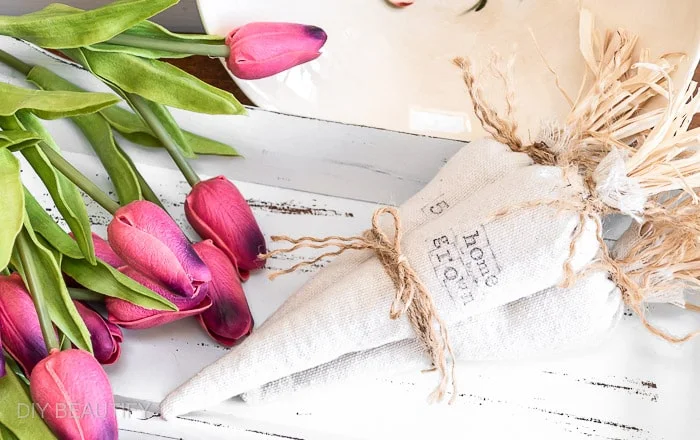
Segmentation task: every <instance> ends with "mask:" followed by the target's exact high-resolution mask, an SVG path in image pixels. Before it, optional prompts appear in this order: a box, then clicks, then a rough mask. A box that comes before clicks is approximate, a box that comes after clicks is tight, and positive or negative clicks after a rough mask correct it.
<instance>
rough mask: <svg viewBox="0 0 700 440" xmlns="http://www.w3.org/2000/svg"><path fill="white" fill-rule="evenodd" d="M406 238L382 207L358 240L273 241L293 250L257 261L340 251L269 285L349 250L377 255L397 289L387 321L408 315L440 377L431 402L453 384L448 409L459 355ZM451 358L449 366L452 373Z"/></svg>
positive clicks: (308, 262) (390, 212)
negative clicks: (386, 222)
mask: <svg viewBox="0 0 700 440" xmlns="http://www.w3.org/2000/svg"><path fill="white" fill-rule="evenodd" d="M384 215H389V216H390V217H391V218H392V221H393V234H392V236H391V237H390V236H388V235H387V234H386V233H385V232H384V231H383V230H382V228H381V226H380V224H379V221H380V219H381V217H382V216H384ZM402 235H403V227H402V225H401V218H400V216H399V212H398V210H397V209H396V208H393V207H382V208H379V209H377V210H376V211H375V212H374V215H373V216H372V227H371V228H370V229H369V230H368V231H366V232H365V233H364V234H362V235H360V236H355V237H341V236H331V237H325V238H316V237H301V238H292V237H288V236H286V235H283V236H273V237H272V240H273V241H286V242H288V243H290V244H291V246H290V247H287V248H283V249H276V250H273V251H270V252H268V253H266V254H262V255H260V256H259V258H261V259H269V258H271V257H274V256H276V255H281V254H288V253H292V252H295V251H296V250H298V249H302V248H309V249H326V248H329V247H337V248H338V249H337V250H336V251H331V252H325V253H323V254H321V255H319V256H318V257H315V258H313V259H310V260H305V261H302V262H300V263H297V264H295V265H294V266H292V267H290V268H288V269H283V270H279V271H277V272H275V273H273V274H271V275H270V279H275V278H276V277H278V276H280V275H284V274H288V273H292V272H295V271H297V270H299V269H301V268H303V267H306V266H310V265H313V264H315V263H317V262H318V261H320V260H322V259H324V258H329V257H335V256H338V255H340V254H342V253H344V252H346V251H349V250H364V249H369V250H372V251H373V252H375V254H376V255H377V258H378V259H379V261H380V262H381V264H382V266H383V267H384V270H385V271H386V273H387V275H388V276H389V278H391V281H392V282H393V284H394V287H395V288H396V292H395V294H394V297H393V300H392V302H391V307H390V309H389V317H390V318H391V319H398V318H400V317H402V316H404V315H405V316H406V317H407V318H408V321H409V323H410V324H411V327H412V328H413V331H414V332H415V333H416V336H417V337H418V339H419V340H420V341H421V343H422V344H423V346H424V347H425V349H426V350H427V353H428V355H429V357H430V359H431V361H432V363H433V366H434V368H435V369H437V371H438V372H439V374H440V382H439V384H438V386H437V387H436V388H435V390H434V391H433V392H432V393H431V394H430V396H429V400H430V401H441V400H442V399H443V398H444V396H445V393H446V392H447V389H448V386H449V383H450V379H451V382H452V397H451V399H450V403H452V402H453V401H454V399H455V398H456V396H457V382H456V378H455V354H454V350H453V349H452V345H451V343H450V339H449V335H448V331H447V325H446V324H445V322H444V321H443V320H442V318H441V317H440V316H439V314H438V312H437V308H436V306H435V303H434V301H433V299H432V296H431V295H430V292H428V289H427V288H426V287H425V285H424V284H423V282H422V281H421V280H420V277H419V276H418V274H417V273H416V271H415V270H414V269H413V268H412V267H411V265H410V264H409V262H408V259H407V258H406V256H405V255H404V254H403V252H402V249H401V239H402ZM448 357H449V363H450V364H451V366H450V367H449V368H448Z"/></svg>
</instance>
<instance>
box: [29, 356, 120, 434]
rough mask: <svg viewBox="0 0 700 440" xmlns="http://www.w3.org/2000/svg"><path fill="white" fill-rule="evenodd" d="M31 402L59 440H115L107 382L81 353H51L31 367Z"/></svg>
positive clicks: (104, 375)
mask: <svg viewBox="0 0 700 440" xmlns="http://www.w3.org/2000/svg"><path fill="white" fill-rule="evenodd" d="M29 391H30V393H31V395H32V400H33V401H34V404H35V405H36V407H37V408H38V410H37V412H39V413H40V414H41V416H42V417H43V419H44V420H45V421H46V424H47V425H48V426H49V428H51V431H53V433H54V434H55V435H56V436H57V437H58V438H59V439H61V440H75V439H80V440H88V439H94V440H117V438H118V435H119V434H118V431H117V429H118V428H117V415H116V411H115V409H114V397H113V396H112V387H111V386H110V384H109V379H108V378H107V375H106V374H105V372H104V370H103V369H102V367H101V366H100V364H99V363H98V362H97V360H95V358H94V357H92V356H91V355H90V354H89V353H86V352H84V351H81V350H76V349H73V350H66V351H58V350H52V351H51V354H50V355H49V356H48V357H47V358H45V359H44V360H42V361H41V362H39V363H38V364H37V365H36V367H35V368H34V372H33V373H32V377H31V380H30V382H29Z"/></svg>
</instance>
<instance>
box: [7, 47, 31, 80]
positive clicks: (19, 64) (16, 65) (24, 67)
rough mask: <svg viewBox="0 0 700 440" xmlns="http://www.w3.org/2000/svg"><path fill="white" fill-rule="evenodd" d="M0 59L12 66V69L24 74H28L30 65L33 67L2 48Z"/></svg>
mask: <svg viewBox="0 0 700 440" xmlns="http://www.w3.org/2000/svg"><path fill="white" fill-rule="evenodd" d="M0 61H1V62H3V63H5V64H7V65H8V66H10V67H12V68H13V69H15V70H17V71H19V72H21V73H22V74H24V75H25V76H26V75H28V74H29V72H30V71H31V70H32V67H34V66H31V65H29V64H27V63H25V62H24V61H22V60H20V59H19V58H15V57H14V56H12V55H10V54H9V53H7V52H5V51H4V50H0Z"/></svg>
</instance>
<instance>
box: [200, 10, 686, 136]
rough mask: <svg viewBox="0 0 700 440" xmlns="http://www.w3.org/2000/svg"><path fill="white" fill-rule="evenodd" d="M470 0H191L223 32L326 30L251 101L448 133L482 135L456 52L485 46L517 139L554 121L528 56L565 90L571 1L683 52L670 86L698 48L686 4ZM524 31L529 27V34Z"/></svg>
mask: <svg viewBox="0 0 700 440" xmlns="http://www.w3.org/2000/svg"><path fill="white" fill-rule="evenodd" d="M471 1H472V0H417V1H416V2H415V3H414V4H413V5H412V6H410V7H407V8H403V9H396V8H392V7H391V6H389V5H388V4H387V3H386V2H385V1H384V0H350V1H339V0H336V1H328V0H297V1H295V2H292V3H290V2H289V1H288V0H265V1H259V0H227V1H221V0H198V4H199V10H200V14H201V16H202V22H203V23H204V26H205V28H206V29H207V31H208V32H210V33H216V34H222V35H225V34H226V33H227V32H228V31H229V30H231V29H233V28H235V27H237V26H240V25H242V24H245V23H247V22H251V21H291V22H299V23H305V24H314V25H318V26H321V27H322V28H323V29H325V30H326V32H327V33H328V42H327V44H326V46H325V47H324V48H323V49H322V50H323V55H322V56H321V57H320V58H318V59H317V60H315V61H312V62H310V63H307V64H305V65H302V66H297V67H295V68H293V69H291V70H289V71H287V72H283V73H280V74H278V75H275V76H273V77H270V78H266V79H262V80H255V81H244V80H239V79H236V82H237V83H238V85H239V86H240V87H241V89H242V90H243V91H244V92H245V93H246V94H247V95H248V96H249V97H250V98H251V99H252V100H253V101H254V102H255V103H256V104H257V105H259V106H261V107H263V108H266V109H271V110H278V111H281V112H285V113H292V114H298V115H303V116H311V117H317V118H321V119H328V120H334V121H341V122H346V123H353V124H361V125H370V126H375V127H382V128H388V129H392V130H399V131H407V132H413V133H421V134H429V135H435V136H441V137H450V138H455V139H466V140H468V139H472V138H474V137H476V136H480V135H482V134H483V132H482V131H481V128H480V126H479V123H478V121H477V120H476V119H475V117H474V115H473V112H472V111H471V102H470V100H469V98H468V97H467V94H466V91H465V87H464V85H463V83H462V80H461V77H460V72H459V70H458V69H457V68H456V67H455V66H453V65H452V63H451V60H452V59H453V58H454V57H456V56H469V57H470V58H471V59H472V60H473V61H474V62H475V64H476V67H477V69H479V68H480V67H481V68H485V67H486V66H487V64H488V62H489V60H490V59H491V57H492V54H493V52H494V51H495V52H496V53H499V54H500V55H502V57H503V58H504V59H506V60H507V59H509V58H510V57H511V56H514V57H515V58H514V65H513V73H514V74H513V79H514V83H515V89H516V91H517V102H518V113H517V119H518V121H520V124H521V130H522V131H521V135H524V136H527V134H528V132H529V133H530V134H531V135H532V136H534V135H535V134H536V132H537V130H538V127H539V125H540V123H541V121H542V120H543V119H545V120H546V119H553V118H557V117H559V118H561V117H562V116H563V115H565V114H566V112H567V106H568V104H567V103H566V101H565V99H564V98H563V97H562V95H561V93H560V92H559V91H558V90H557V88H556V86H555V83H554V78H553V76H552V74H551V73H549V71H548V70H547V68H546V66H545V64H544V63H543V61H542V59H541V56H540V54H539V53H538V51H537V48H536V45H535V43H534V40H533V36H532V35H534V37H535V38H536V40H537V43H538V44H539V46H540V48H541V51H542V54H543V55H544V57H545V58H546V60H547V61H548V63H549V64H550V65H551V66H552V68H553V69H554V70H555V71H556V72H557V74H558V75H559V79H560V81H561V84H562V86H563V87H564V89H565V90H566V91H567V92H568V93H569V94H570V95H574V96H575V95H576V91H577V90H578V87H579V84H580V81H581V78H582V75H583V72H584V62H583V59H582V58H581V55H580V52H579V49H578V41H579V38H578V5H579V3H582V4H583V6H584V7H586V8H588V9H590V10H592V12H593V13H594V15H595V17H596V19H597V24H599V25H600V29H603V28H609V27H612V28H617V27H625V28H627V29H629V30H631V31H633V32H635V33H637V34H638V35H639V36H640V47H648V48H649V49H651V54H652V56H654V57H656V56H659V55H661V54H663V53H666V52H684V53H685V54H686V55H687V59H686V60H685V62H684V63H683V64H682V65H681V68H680V70H679V71H677V72H676V73H675V74H674V80H675V82H676V83H677V84H681V83H682V82H683V81H688V80H689V79H690V78H691V77H692V72H693V70H694V67H695V66H696V65H697V62H698V56H699V54H700V2H699V1H697V0H676V1H673V2H668V1H664V0H582V1H581V2H579V1H578V0H539V1H537V0H489V1H488V3H487V5H486V7H485V8H484V9H483V10H481V11H479V12H476V13H474V12H472V13H468V14H463V12H464V10H466V9H467V8H468V7H469V6H470V2H471ZM531 31H532V34H531ZM482 78H483V82H484V84H485V89H486V96H487V97H490V98H492V99H494V100H497V101H494V102H497V103H499V104H500V103H501V102H502V96H503V95H502V90H501V89H502V86H501V82H500V81H499V80H497V79H496V78H495V77H494V76H492V75H490V74H489V73H488V72H485V74H484V75H482Z"/></svg>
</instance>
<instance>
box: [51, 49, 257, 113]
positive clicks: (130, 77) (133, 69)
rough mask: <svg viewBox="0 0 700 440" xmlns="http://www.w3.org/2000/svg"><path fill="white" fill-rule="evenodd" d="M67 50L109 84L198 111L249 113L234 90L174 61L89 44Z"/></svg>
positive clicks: (158, 100) (144, 96)
mask: <svg viewBox="0 0 700 440" xmlns="http://www.w3.org/2000/svg"><path fill="white" fill-rule="evenodd" d="M64 52H65V53H66V54H67V55H68V56H70V57H71V58H73V59H74V60H76V61H77V62H79V63H80V64H82V65H83V66H84V67H85V68H87V69H88V70H90V71H91V72H93V73H94V74H95V75H97V76H99V77H100V78H102V79H103V80H105V81H107V82H108V83H109V84H112V85H114V86H116V87H118V88H119V89H121V90H123V91H125V92H127V93H133V94H135V95H139V96H141V97H143V98H146V99H148V100H149V101H153V102H157V103H159V104H163V105H167V106H170V107H176V108H180V109H184V110H190V111H193V112H197V113H205V114H226V115H240V114H244V113H245V108H244V107H243V105H241V103H240V102H238V100H237V99H236V98H235V97H234V96H233V95H232V94H230V93H228V92H225V91H223V90H220V89H217V88H216V87H214V86H211V85H209V84H207V83H205V82H204V81H202V80H200V79H199V78H196V77H194V76H192V75H190V74H189V73H186V72H184V71H182V70H180V69H178V68H177V67H175V66H173V65H172V64H168V63H165V62H162V61H158V60H150V59H145V58H139V57H136V56H132V55H128V54H124V53H107V52H97V51H94V50H89V48H82V49H70V50H66V51H64Z"/></svg>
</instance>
